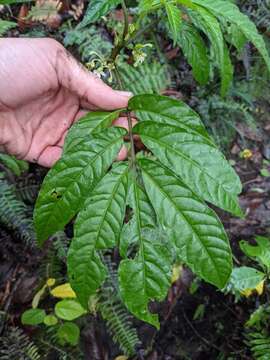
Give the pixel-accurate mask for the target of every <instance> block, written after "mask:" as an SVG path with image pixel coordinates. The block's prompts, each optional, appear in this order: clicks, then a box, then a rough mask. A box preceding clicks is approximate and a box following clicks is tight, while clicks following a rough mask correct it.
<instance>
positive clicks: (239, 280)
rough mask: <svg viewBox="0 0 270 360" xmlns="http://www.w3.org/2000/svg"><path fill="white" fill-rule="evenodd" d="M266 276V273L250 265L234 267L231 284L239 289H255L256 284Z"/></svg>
mask: <svg viewBox="0 0 270 360" xmlns="http://www.w3.org/2000/svg"><path fill="white" fill-rule="evenodd" d="M264 278H265V274H264V273H262V272H261V271H258V270H256V269H254V268H251V267H248V266H241V267H239V268H234V269H233V271H232V275H231V278H230V282H229V285H230V286H232V287H233V289H235V290H237V291H244V290H246V289H255V288H256V286H257V285H258V284H259V283H260V282H261V281H262V280H263V279H264Z"/></svg>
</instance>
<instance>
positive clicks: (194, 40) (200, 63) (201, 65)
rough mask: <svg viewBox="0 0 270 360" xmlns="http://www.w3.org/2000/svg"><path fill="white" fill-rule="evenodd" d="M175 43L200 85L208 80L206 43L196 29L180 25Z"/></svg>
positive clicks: (184, 24) (188, 25)
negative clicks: (179, 47)
mask: <svg viewBox="0 0 270 360" xmlns="http://www.w3.org/2000/svg"><path fill="white" fill-rule="evenodd" d="M177 43H178V44H179V45H180V46H181V49H182V51H183V53H184V55H185V57H186V58H187V61H188V63H189V64H190V65H191V67H192V73H193V76H194V78H195V80H197V81H198V82H199V83H200V84H201V85H204V84H206V83H207V82H208V80H209V71H210V65H209V59H208V55H207V47H206V43H205V42H204V40H203V39H202V37H201V35H200V34H199V32H198V31H197V30H196V28H195V27H194V26H192V25H190V24H188V23H187V22H184V23H183V24H182V27H181V29H180V31H179V34H178V39H177Z"/></svg>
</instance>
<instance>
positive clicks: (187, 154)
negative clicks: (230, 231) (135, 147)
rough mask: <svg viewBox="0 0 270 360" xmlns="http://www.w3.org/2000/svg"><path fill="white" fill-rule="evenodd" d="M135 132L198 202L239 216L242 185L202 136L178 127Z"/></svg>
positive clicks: (142, 127)
mask: <svg viewBox="0 0 270 360" xmlns="http://www.w3.org/2000/svg"><path fill="white" fill-rule="evenodd" d="M134 131H135V132H136V133H137V134H139V135H140V136H141V139H142V141H143V143H144V144H145V145H146V146H147V147H148V148H149V149H150V150H151V151H152V152H153V153H154V155H155V156H157V157H158V159H159V160H160V161H161V163H163V164H165V165H166V166H168V167H169V168H170V169H171V170H173V171H174V172H175V173H176V174H177V175H178V176H179V177H181V178H182V179H183V181H184V182H185V184H186V185H187V186H189V187H190V188H191V189H192V190H193V191H194V192H195V193H196V194H198V195H199V196H200V197H201V198H203V199H205V200H207V201H209V202H211V203H213V204H214V205H217V206H219V207H221V208H223V209H224V210H227V211H229V212H232V213H233V214H235V215H241V210H240V208H239V205H238V201H237V194H238V193H239V192H240V191H241V183H240V180H239V178H238V176H237V175H236V173H235V172H234V170H233V169H232V168H231V166H230V165H229V164H228V162H227V161H226V160H225V158H224V156H223V155H222V154H221V153H220V151H219V150H218V149H217V148H216V147H214V146H212V145H210V144H209V143H208V142H207V141H205V139H204V138H203V137H202V136H198V135H194V134H191V133H187V132H186V131H185V129H183V128H181V127H175V126H171V125H162V124H155V123H153V122H150V121H147V122H142V123H140V124H138V125H137V126H136V127H135V129H134Z"/></svg>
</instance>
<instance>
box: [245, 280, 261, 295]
mask: <svg viewBox="0 0 270 360" xmlns="http://www.w3.org/2000/svg"><path fill="white" fill-rule="evenodd" d="M264 282H265V279H264V280H262V281H261V282H259V284H258V285H257V286H256V287H255V288H254V289H245V290H243V291H241V294H242V295H244V296H245V297H246V298H248V297H250V295H252V293H253V291H254V290H255V291H257V294H258V295H262V293H263V290H264Z"/></svg>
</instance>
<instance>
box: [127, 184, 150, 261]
mask: <svg viewBox="0 0 270 360" xmlns="http://www.w3.org/2000/svg"><path fill="white" fill-rule="evenodd" d="M136 189H137V193H138V204H139V209H140V220H141V228H142V230H144V229H148V228H155V226H156V215H155V212H154V209H153V208H152V206H151V204H150V202H149V199H148V197H147V195H146V193H145V190H144V189H143V188H142V187H141V186H140V185H138V184H137V186H136ZM129 197H130V201H129V203H130V204H129V205H130V206H131V208H132V209H133V212H134V209H136V198H135V192H134V186H131V187H130V194H129ZM137 226H138V225H137V218H136V216H134V215H133V217H132V218H131V219H130V221H129V222H128V223H126V224H124V226H123V229H122V233H121V238H120V254H121V256H122V257H123V258H126V257H127V250H128V247H129V246H130V245H131V244H134V243H139V237H138V232H137V231H136V229H137Z"/></svg>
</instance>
